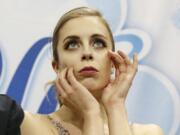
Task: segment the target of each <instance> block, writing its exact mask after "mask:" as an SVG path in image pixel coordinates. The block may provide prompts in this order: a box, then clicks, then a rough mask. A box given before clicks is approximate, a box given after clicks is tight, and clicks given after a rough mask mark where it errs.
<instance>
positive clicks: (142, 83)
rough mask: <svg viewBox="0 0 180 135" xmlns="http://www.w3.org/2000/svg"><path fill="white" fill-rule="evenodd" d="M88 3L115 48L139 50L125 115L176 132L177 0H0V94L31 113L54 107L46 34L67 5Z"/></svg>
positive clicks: (179, 82) (179, 90) (179, 99)
mask: <svg viewBox="0 0 180 135" xmlns="http://www.w3.org/2000/svg"><path fill="white" fill-rule="evenodd" d="M79 6H90V7H93V8H97V9H99V10H100V11H101V12H102V13H103V15H104V17H105V18H106V19H107V20H108V22H109V24H110V26H111V28H112V31H113V35H114V39H115V42H116V50H118V49H121V50H124V51H125V52H126V53H127V54H129V56H130V57H131V56H132V54H133V53H134V52H138V54H139V71H138V73H137V76H136V78H135V81H134V83H133V86H132V88H131V91H130V93H129V95H128V99H127V109H128V115H129V120H130V121H132V122H138V123H156V124H159V125H160V126H161V127H162V128H163V130H164V132H165V134H166V135H180V108H179V106H180V62H179V60H178V59H179V58H180V53H179V52H180V1H179V0H166V1H164V0H158V1H157V0H151V1H149V0H112V1H110V0H74V1H72V0H66V1H64V0H53V1H52V0H0V93H7V94H8V95H10V96H11V97H13V98H14V99H16V101H17V102H18V103H19V104H21V105H22V107H23V108H24V109H25V110H28V111H31V112H33V113H49V112H51V111H53V110H54V109H56V107H57V104H56V101H55V99H54V93H53V88H52V87H48V88H46V89H45V88H44V86H45V84H46V83H47V82H48V81H50V80H53V79H54V78H55V73H54V72H53V70H52V68H51V60H52V54H51V47H50V45H51V43H50V40H51V36H52V32H53V28H54V26H55V24H56V22H57V20H58V19H59V17H60V16H61V15H62V14H63V13H64V12H66V11H68V10H69V9H72V8H74V7H79Z"/></svg>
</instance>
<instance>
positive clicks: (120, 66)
mask: <svg viewBox="0 0 180 135" xmlns="http://www.w3.org/2000/svg"><path fill="white" fill-rule="evenodd" d="M109 56H110V58H111V60H112V62H113V64H114V66H115V68H116V73H117V74H116V75H117V76H118V75H119V73H120V72H125V71H126V64H125V62H124V59H123V58H122V57H121V56H120V55H118V54H117V53H114V52H110V51H109ZM118 70H119V71H118Z"/></svg>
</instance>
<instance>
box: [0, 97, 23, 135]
mask: <svg viewBox="0 0 180 135" xmlns="http://www.w3.org/2000/svg"><path fill="white" fill-rule="evenodd" d="M23 118H24V112H23V109H22V108H21V107H20V106H19V105H18V104H17V103H16V102H15V101H14V100H13V99H11V98H10V97H8V96H7V95H2V94H0V135H20V125H21V122H22V121H23Z"/></svg>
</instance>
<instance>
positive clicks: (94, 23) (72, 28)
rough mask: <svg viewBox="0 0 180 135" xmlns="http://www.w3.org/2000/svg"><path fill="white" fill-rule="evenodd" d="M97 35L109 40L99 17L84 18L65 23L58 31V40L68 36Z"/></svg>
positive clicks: (106, 30)
mask: <svg viewBox="0 0 180 135" xmlns="http://www.w3.org/2000/svg"><path fill="white" fill-rule="evenodd" d="M93 34H99V35H103V36H105V37H107V38H108V39H110V34H109V31H108V29H107V28H106V25H105V24H104V23H103V21H102V20H101V19H100V18H99V17H95V16H88V17H87V16H86V17H78V18H73V19H70V20H69V21H67V22H66V23H65V24H64V25H63V27H62V28H61V29H60V31H59V35H60V37H61V38H60V40H62V39H64V38H65V37H67V36H69V35H78V36H80V37H81V36H91V35H93Z"/></svg>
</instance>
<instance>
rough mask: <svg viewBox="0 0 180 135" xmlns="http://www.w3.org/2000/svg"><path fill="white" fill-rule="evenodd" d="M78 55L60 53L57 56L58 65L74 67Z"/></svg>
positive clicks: (62, 67)
mask: <svg viewBox="0 0 180 135" xmlns="http://www.w3.org/2000/svg"><path fill="white" fill-rule="evenodd" d="M77 60H78V56H76V55H71V54H68V55H67V54H64V55H63V54H62V55H60V56H59V67H60V69H64V68H66V67H75V65H76V64H77Z"/></svg>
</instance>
